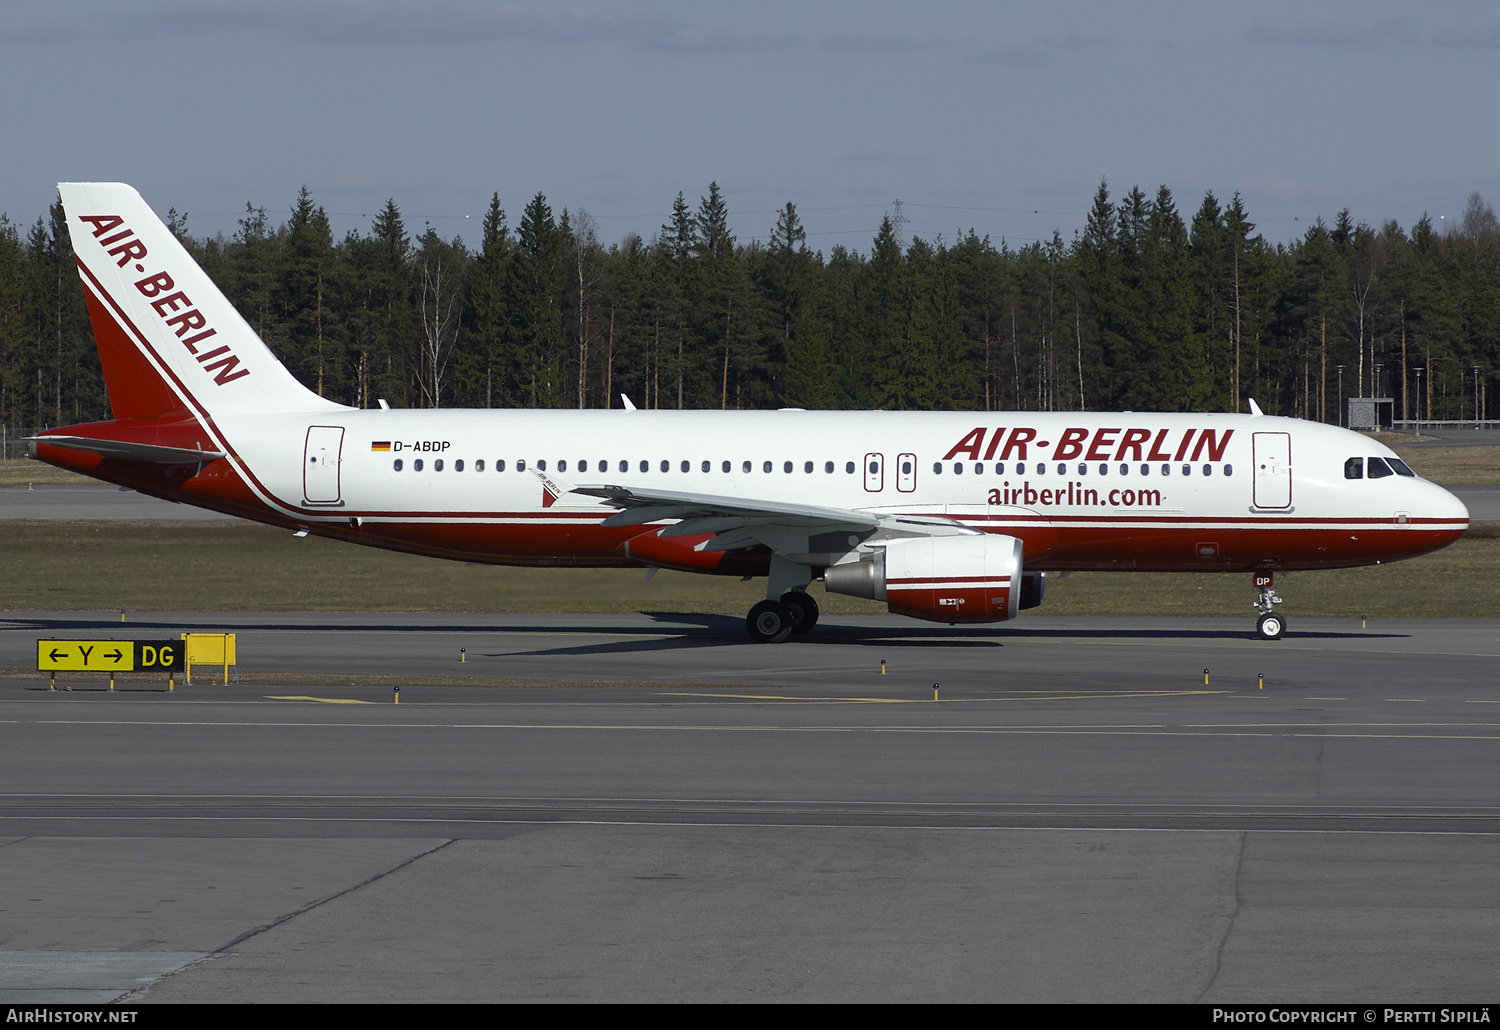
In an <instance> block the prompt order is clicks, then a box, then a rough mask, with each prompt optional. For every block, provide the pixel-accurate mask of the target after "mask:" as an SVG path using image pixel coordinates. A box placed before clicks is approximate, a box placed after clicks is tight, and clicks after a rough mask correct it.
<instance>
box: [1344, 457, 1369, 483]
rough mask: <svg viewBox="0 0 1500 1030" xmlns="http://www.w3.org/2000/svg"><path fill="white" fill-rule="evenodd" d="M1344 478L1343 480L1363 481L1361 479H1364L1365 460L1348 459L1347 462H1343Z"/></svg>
mask: <svg viewBox="0 0 1500 1030" xmlns="http://www.w3.org/2000/svg"><path fill="white" fill-rule="evenodd" d="M1344 478H1345V479H1363V478H1365V459H1363V458H1350V459H1348V460H1347V461H1345V462H1344Z"/></svg>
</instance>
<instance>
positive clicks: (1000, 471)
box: [995, 461, 1005, 476]
mask: <svg viewBox="0 0 1500 1030" xmlns="http://www.w3.org/2000/svg"><path fill="white" fill-rule="evenodd" d="M995 475H997V476H1003V475H1005V462H1003V461H997V462H995Z"/></svg>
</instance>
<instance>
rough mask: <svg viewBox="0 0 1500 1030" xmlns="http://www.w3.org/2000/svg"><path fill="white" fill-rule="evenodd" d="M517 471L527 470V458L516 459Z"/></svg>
mask: <svg viewBox="0 0 1500 1030" xmlns="http://www.w3.org/2000/svg"><path fill="white" fill-rule="evenodd" d="M516 471H517V472H525V471H526V459H525V458H517V459H516Z"/></svg>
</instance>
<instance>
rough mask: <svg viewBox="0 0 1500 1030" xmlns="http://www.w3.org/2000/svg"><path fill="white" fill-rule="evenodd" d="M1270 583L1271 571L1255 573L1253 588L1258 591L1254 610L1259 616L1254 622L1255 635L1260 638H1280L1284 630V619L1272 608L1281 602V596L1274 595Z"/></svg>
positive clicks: (1274, 592)
mask: <svg viewBox="0 0 1500 1030" xmlns="http://www.w3.org/2000/svg"><path fill="white" fill-rule="evenodd" d="M1272 583H1273V579H1272V576H1271V573H1269V572H1257V573H1256V574H1255V589H1256V590H1257V591H1258V592H1259V596H1258V597H1257V598H1256V600H1255V610H1256V611H1258V612H1260V618H1259V619H1257V620H1256V622H1255V635H1256V636H1258V637H1259V638H1260V639H1262V640H1280V639H1281V635H1282V634H1283V633H1285V632H1286V619H1285V618H1283V617H1282V616H1280V615H1278V614H1276V612H1275V611H1274V608H1273V606H1275V605H1278V604H1281V598H1279V597H1277V596H1276V591H1275V589H1274V587H1273V585H1272Z"/></svg>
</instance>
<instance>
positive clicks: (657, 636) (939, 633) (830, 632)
mask: <svg viewBox="0 0 1500 1030" xmlns="http://www.w3.org/2000/svg"><path fill="white" fill-rule="evenodd" d="M641 614H642V615H645V616H646V617H648V618H650V619H652V620H653V621H654V622H655V623H656V624H657V625H655V626H651V627H639V628H636V627H631V628H620V627H608V628H605V627H598V628H590V627H585V626H578V627H570V631H575V632H579V633H589V632H597V633H603V634H607V635H609V636H613V637H616V638H619V637H621V636H639V635H641V634H648V635H649V637H650V639H646V640H630V641H621V640H619V639H615V640H612V641H608V642H601V643H597V644H577V645H571V646H566V647H551V648H540V649H537V650H534V651H524V652H510V653H511V654H517V653H520V654H526V655H532V656H546V655H591V654H623V653H641V652H650V651H668V650H677V649H684V648H703V647H722V646H724V645H726V644H729V645H736V646H738V645H741V644H743V645H746V646H754V645H752V644H751V641H749V640H747V639H745V635H744V623H743V620H741V619H738V618H735V617H734V616H728V615H684V614H681V613H676V612H642V613H641ZM668 626H671V627H682V628H683V629H682V632H681V633H680V634H679V635H675V636H671V637H666V638H664V637H663V636H662V633H663V631H664V629H666V627H668ZM505 631H508V630H499V632H505ZM491 632H496V631H494V630H492V631H491ZM1287 636H1288V637H1294V636H1295V637H1298V638H1300V639H1304V640H1344V639H1354V638H1358V639H1361V640H1379V639H1404V638H1406V637H1408V636H1409V634H1405V633H1371V632H1369V631H1368V630H1366V631H1360V632H1336V631H1307V632H1301V633H1288V634H1287ZM1017 638H1024V639H1030V640H1049V639H1058V638H1063V639H1067V638H1074V639H1080V640H1082V639H1109V638H1117V639H1118V638H1124V639H1132V640H1184V639H1186V640H1206V641H1225V640H1235V639H1243V640H1247V641H1253V640H1255V639H1256V638H1255V635H1254V633H1253V632H1251V631H1249V630H1223V629H1173V628H1170V627H1164V628H1161V629H1147V628H1139V629H1137V628H1130V629H1108V628H1098V629H1090V628H1078V629H1025V628H1021V627H1017V626H1007V627H1005V628H1003V629H996V628H990V627H985V628H970V627H965V628H962V629H960V628H956V627H947V626H931V627H928V626H922V625H911V624H909V623H908V624H893V625H892V626H891V627H889V628H886V627H882V626H869V625H862V626H841V625H838V624H837V623H832V624H830V623H827V622H822V623H819V625H818V628H817V630H816V631H815V632H814V633H812V634H810V635H809V636H806V637H801V638H798V637H794V638H792V640H791V641H790V642H791V643H808V644H817V645H820V646H854V647H881V648H902V647H1004V646H1005V644H1006V642H1007V641H1008V640H1015V639H1017ZM486 657H492V658H501V657H505V655H504V654H503V653H499V652H497V653H494V654H489V655H486Z"/></svg>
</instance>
